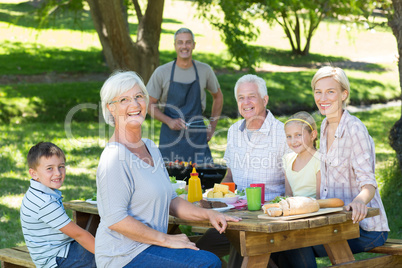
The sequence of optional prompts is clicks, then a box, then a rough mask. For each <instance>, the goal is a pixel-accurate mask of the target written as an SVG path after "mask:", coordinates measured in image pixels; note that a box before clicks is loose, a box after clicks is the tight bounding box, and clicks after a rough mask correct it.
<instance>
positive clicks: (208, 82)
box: [147, 60, 220, 111]
mask: <svg viewBox="0 0 402 268" xmlns="http://www.w3.org/2000/svg"><path fill="white" fill-rule="evenodd" d="M194 63H195V65H196V67H197V71H198V77H199V79H200V80H199V81H200V88H201V105H202V110H203V111H204V110H205V107H206V102H207V95H206V92H205V90H208V91H209V92H211V93H217V92H218V90H219V88H220V86H219V82H218V79H217V78H216V75H215V73H214V72H213V71H212V68H211V67H210V66H209V65H208V64H206V63H203V62H200V61H196V60H194ZM172 67H173V61H171V62H168V63H166V64H164V65H161V66H159V67H158V68H156V70H155V71H154V73H153V74H152V76H151V78H150V79H149V82H148V84H147V90H148V93H149V95H150V96H151V97H153V98H155V99H157V100H159V101H158V103H159V104H161V105H163V104H165V103H166V101H167V97H168V92H169V86H170V74H171V72H172ZM195 79H196V76H195V69H194V66H191V67H190V68H188V69H183V68H180V67H178V66H177V64H176V67H175V71H174V78H173V81H175V82H180V83H185V84H188V83H191V82H193V81H194V80H195ZM160 108H161V110H163V107H162V106H161V107H160Z"/></svg>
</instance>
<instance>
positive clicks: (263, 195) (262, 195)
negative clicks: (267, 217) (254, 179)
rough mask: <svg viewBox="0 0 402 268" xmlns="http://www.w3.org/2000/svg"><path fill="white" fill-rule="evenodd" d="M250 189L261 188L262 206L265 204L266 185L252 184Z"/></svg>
mask: <svg viewBox="0 0 402 268" xmlns="http://www.w3.org/2000/svg"><path fill="white" fill-rule="evenodd" d="M250 187H261V204H264V203H265V183H251V184H250Z"/></svg>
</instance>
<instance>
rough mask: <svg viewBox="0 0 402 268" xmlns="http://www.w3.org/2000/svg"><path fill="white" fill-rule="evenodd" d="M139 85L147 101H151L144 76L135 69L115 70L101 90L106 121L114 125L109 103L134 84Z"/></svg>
mask: <svg viewBox="0 0 402 268" xmlns="http://www.w3.org/2000/svg"><path fill="white" fill-rule="evenodd" d="M136 85H138V86H139V87H140V88H141V90H142V92H143V93H144V96H145V101H146V104H147V109H148V103H149V95H148V91H147V89H146V87H145V85H144V82H143V81H142V78H141V77H140V76H139V75H138V74H137V73H136V72H133V71H115V72H114V73H113V74H112V75H110V77H109V78H108V79H107V80H106V81H105V83H104V84H103V86H102V89H101V91H100V97H101V102H102V113H103V118H104V119H105V122H106V123H107V124H109V125H111V126H113V127H114V125H115V122H114V117H113V115H112V114H111V113H110V111H109V109H108V108H107V105H108V103H110V102H111V101H112V100H113V99H114V98H115V97H117V96H120V95H121V94H123V93H124V92H127V91H129V90H130V89H132V88H133V87H134V86H136Z"/></svg>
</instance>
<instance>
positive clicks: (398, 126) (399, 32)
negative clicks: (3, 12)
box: [384, 0, 402, 168]
mask: <svg viewBox="0 0 402 268" xmlns="http://www.w3.org/2000/svg"><path fill="white" fill-rule="evenodd" d="M385 4H386V3H385ZM384 7H387V5H385V6H384ZM389 10H390V12H389V13H388V14H389V16H388V25H389V26H390V27H391V29H392V32H393V34H394V36H395V38H396V41H397V45H398V54H399V56H401V55H402V0H392V8H389ZM398 69H399V83H401V89H402V62H401V60H400V59H399V61H398ZM389 140H390V145H391V147H392V148H393V149H394V150H395V152H396V156H397V159H398V162H399V166H400V167H401V168H402V117H401V118H400V119H399V120H398V121H397V122H396V123H395V125H394V126H393V127H392V128H391V131H390V134H389Z"/></svg>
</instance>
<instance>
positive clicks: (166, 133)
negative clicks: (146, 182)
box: [147, 28, 223, 164]
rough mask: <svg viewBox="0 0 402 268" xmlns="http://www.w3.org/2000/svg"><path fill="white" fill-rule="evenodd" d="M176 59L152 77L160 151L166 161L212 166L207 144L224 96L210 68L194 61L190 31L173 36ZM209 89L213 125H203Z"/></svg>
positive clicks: (149, 87)
mask: <svg viewBox="0 0 402 268" xmlns="http://www.w3.org/2000/svg"><path fill="white" fill-rule="evenodd" d="M174 47H175V50H176V53H177V59H176V60H174V61H171V62H169V63H166V64H164V65H162V66H159V67H158V68H157V69H156V70H155V72H154V73H153V74H152V76H151V78H150V80H149V82H148V84H147V90H148V92H149V106H148V112H149V114H150V115H151V116H152V117H153V118H155V119H157V120H159V121H161V122H162V128H161V132H160V140H159V149H160V151H161V153H162V156H163V158H164V160H165V161H172V162H174V161H176V160H179V161H185V162H190V161H191V162H193V163H197V164H200V163H212V162H213V161H212V156H211V151H210V149H209V146H208V142H209V141H210V139H211V138H212V136H213V134H214V132H215V128H216V125H217V123H218V119H219V117H220V115H221V112H222V106H223V95H222V92H221V90H220V86H219V83H218V79H217V78H216V76H215V74H214V72H213V71H212V69H211V67H210V66H209V65H208V64H206V63H202V62H199V61H196V60H193V59H192V52H193V49H194V48H195V42H194V34H193V33H192V32H191V30H189V29H187V28H181V29H179V30H178V31H177V32H176V33H175V35H174ZM205 89H207V90H208V91H209V92H210V93H211V95H212V99H213V102H212V110H211V118H210V120H209V122H210V124H209V125H208V126H206V125H205V124H204V117H203V116H202V112H203V111H204V110H205V106H206V91H205Z"/></svg>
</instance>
